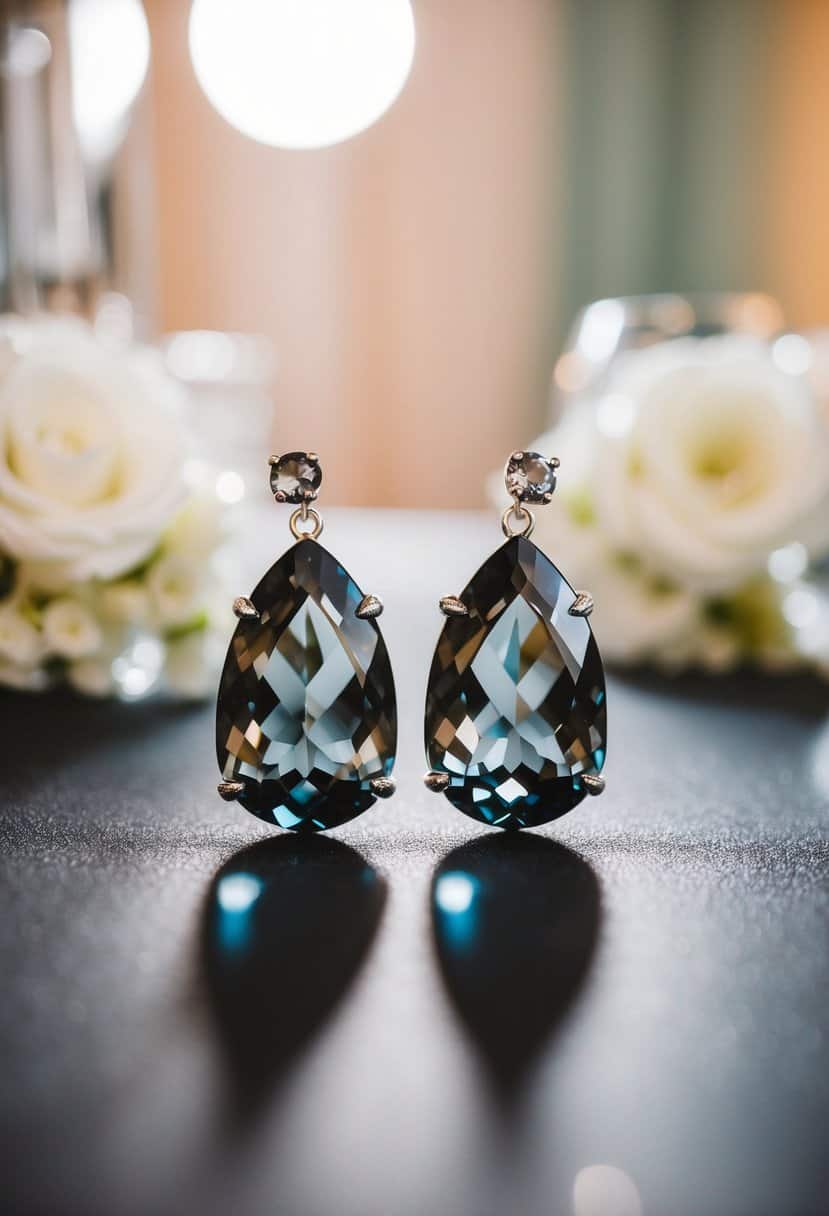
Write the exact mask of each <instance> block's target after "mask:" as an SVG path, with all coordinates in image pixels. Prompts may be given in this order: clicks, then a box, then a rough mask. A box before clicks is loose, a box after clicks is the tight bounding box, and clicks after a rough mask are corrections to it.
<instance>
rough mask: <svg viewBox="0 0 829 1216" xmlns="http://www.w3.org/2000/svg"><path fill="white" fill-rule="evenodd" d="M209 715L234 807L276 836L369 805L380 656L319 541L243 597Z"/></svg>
mask: <svg viewBox="0 0 829 1216" xmlns="http://www.w3.org/2000/svg"><path fill="white" fill-rule="evenodd" d="M250 599H251V602H252V603H253V606H254V608H256V610H257V612H258V614H259V615H258V619H257V617H255V616H254V617H248V618H244V619H242V620H240V621H239V624H238V626H237V627H236V632H235V633H234V635H233V638H232V640H231V643H230V649H229V650H228V653H227V659H226V660H225V665H224V670H223V672H222V677H221V682H220V684H219V697H218V704H217V707H216V754H217V757H218V761H219V768H220V770H221V773H222V779H223V780H224V781H238V782H241V783H242V785H243V786H244V792H243V793H241V794H239V796H238V801H239V802H241V804H242V806H244V807H246V808H247V810H249V811H251V812H252V813H253V814H254V815H258V816H259V818H260V819H265V820H267V821H268V822H272V823H277V824H279V826H280V827H283V828H293V829H303V830H308V831H319V830H321V829H324V828H332V827H336V826H337V825H338V824H341V823H345V822H346V821H347V820H349V819H352V818H353V817H354V816H355V815H359V814H360V813H361V812H362V811H364V810H366V808H367V807H369V806H371V804H372V803H373V802H374V800H375V794H374V792H373V790H372V789H371V785H370V782H371V780H372V778H375V777H387V776H388V775H389V774H390V773H391V769H392V766H393V764H394V755H395V748H396V744H397V709H396V704H395V695H394V683H393V680H392V674H391V667H390V664H389V657H388V653H387V651H386V646H385V643H384V641H383V637H382V635H381V633H380V630H379V628H378V626H377V622H376V620H374V619H364V618H361V617H359V616H357V615H356V609H357V608H358V607H359V606H360V603H361V601H362V600H363V593H362V591H361V590H360V588H359V587H358V586H357V585H356V583H355V582H354V580H353V579H352V578H351V576H350V575H349V574H348V573H347V571H346V570H344V569H343V567H342V566H341V565H340V563H339V562H338V561H337V560H336V558H334V557H332V556H331V554H330V553H328V552H327V551H326V550H325V549H323V547H322V546H321V545H319V544H318V543H317V542H316V541H314V540H310V539H307V540H301V541H299V542H298V543H297V544H296V545H294V546H293V547H292V548H290V549H289V550H288V551H287V552H286V553H284V554H283V555H282V557H280V558H279V560H278V561H277V562H276V563H275V564H274V565H273V566H272V567H271V569H270V570H269V571H268V573H267V574H266V575H265V577H264V578H263V579H262V581H261V582H260V583H259V585H258V586H257V588H256V589H255V591H254V592H253V593H252V594H251V596H250Z"/></svg>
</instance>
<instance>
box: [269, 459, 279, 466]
mask: <svg viewBox="0 0 829 1216" xmlns="http://www.w3.org/2000/svg"><path fill="white" fill-rule="evenodd" d="M268 464H269V465H270V466H271V468H273V466H274V465H275V464H279V457H278V456H269V457H268Z"/></svg>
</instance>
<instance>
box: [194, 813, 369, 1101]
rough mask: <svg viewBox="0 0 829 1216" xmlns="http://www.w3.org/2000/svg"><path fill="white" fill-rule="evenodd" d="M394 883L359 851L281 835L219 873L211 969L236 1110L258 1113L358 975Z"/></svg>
mask: <svg viewBox="0 0 829 1216" xmlns="http://www.w3.org/2000/svg"><path fill="white" fill-rule="evenodd" d="M385 899H386V885H385V881H384V880H383V879H382V878H381V877H380V876H379V875H378V874H377V872H376V870H374V868H373V867H372V866H370V865H369V864H368V862H367V861H366V860H365V859H364V858H363V857H361V855H360V854H359V853H357V852H356V851H355V850H354V849H352V848H349V847H348V846H347V845H345V844H343V843H342V842H340V841H337V840H330V839H326V838H324V837H295V836H282V837H278V838H277V839H274V840H266V841H263V842H261V843H259V844H255V845H253V846H252V847H250V848H246V849H243V850H242V851H241V852H239V853H237V854H236V855H235V856H234V857H232V858H231V859H230V861H229V862H227V863H226V864H225V865H224V866H222V868H221V870H219V872H218V874H217V875H216V877H215V878H214V880H213V883H212V885H211V889H210V892H209V895H208V900H207V907H206V910H205V915H204V934H203V945H204V971H205V976H206V981H207V989H208V994H209V1002H210V1008H211V1013H212V1015H213V1020H214V1022H215V1026H216V1031H217V1036H218V1040H219V1043H220V1046H221V1050H222V1053H223V1056H224V1059H225V1063H226V1066H227V1071H228V1076H229V1081H230V1090H231V1100H232V1106H233V1108H234V1110H235V1113H236V1115H237V1116H239V1117H241V1116H242V1115H243V1114H244V1116H245V1118H246V1119H248V1118H250V1117H252V1116H254V1115H255V1114H256V1112H257V1111H258V1110H259V1109H260V1107H261V1106H262V1105H263V1103H264V1102H265V1101H266V1100H267V1099H268V1098H269V1096H270V1095H271V1094H272V1092H273V1090H274V1088H275V1087H276V1085H277V1083H278V1081H279V1079H280V1077H281V1076H282V1075H283V1074H284V1073H285V1072H286V1071H287V1069H288V1067H289V1066H290V1064H291V1063H292V1061H293V1060H294V1059H295V1058H296V1057H297V1056H298V1055H299V1054H300V1052H301V1051H302V1050H303V1048H304V1047H305V1046H306V1045H307V1043H308V1042H309V1041H310V1040H311V1039H312V1038H313V1036H314V1035H315V1034H316V1033H317V1032H318V1031H319V1029H320V1028H321V1026H322V1025H323V1023H324V1022H325V1021H326V1019H327V1018H328V1017H329V1015H330V1014H331V1012H332V1011H333V1009H334V1007H335V1006H336V1005H337V1003H338V1002H339V1001H340V999H341V998H342V996H343V994H344V993H345V991H346V990H347V988H348V986H349V984H350V983H351V982H352V980H353V979H354V977H355V976H356V974H357V972H358V971H359V969H360V966H361V964H362V962H363V960H364V958H365V956H366V954H367V952H368V949H369V946H370V945H371V942H372V940H373V938H374V936H375V933H376V931H377V928H378V926H379V923H380V918H381V915H382V912H383V906H384V904H385Z"/></svg>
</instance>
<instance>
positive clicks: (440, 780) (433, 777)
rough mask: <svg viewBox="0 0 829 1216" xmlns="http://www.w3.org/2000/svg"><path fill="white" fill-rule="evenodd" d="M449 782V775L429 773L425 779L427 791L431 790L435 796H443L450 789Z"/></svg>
mask: <svg viewBox="0 0 829 1216" xmlns="http://www.w3.org/2000/svg"><path fill="white" fill-rule="evenodd" d="M449 781H450V777H449V774H448V773H427V774H426V775H425V777H424V778H423V784H424V785H425V786H426V789H427V790H431V791H432V793H433V794H442V793H443V791H444V790H445V789H447V788H448V786H449Z"/></svg>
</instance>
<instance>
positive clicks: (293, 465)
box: [270, 452, 322, 503]
mask: <svg viewBox="0 0 829 1216" xmlns="http://www.w3.org/2000/svg"><path fill="white" fill-rule="evenodd" d="M270 464H271V491H272V492H273V496H274V498H275V499H276V501H277V502H293V503H302V502H312V501H313V500H314V499H315V498H316V496H317V492H318V491H319V488H320V485H321V484H322V469H321V468H320V464H319V461H318V460H317V458H316V456H315V455H313V454H309V453H308V452H286V453H285V455H284V456H272V457H271V461H270Z"/></svg>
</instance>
